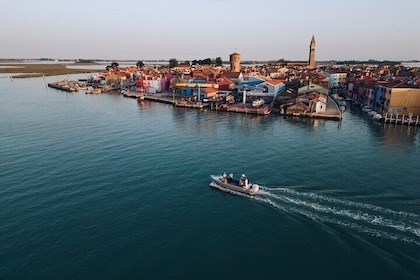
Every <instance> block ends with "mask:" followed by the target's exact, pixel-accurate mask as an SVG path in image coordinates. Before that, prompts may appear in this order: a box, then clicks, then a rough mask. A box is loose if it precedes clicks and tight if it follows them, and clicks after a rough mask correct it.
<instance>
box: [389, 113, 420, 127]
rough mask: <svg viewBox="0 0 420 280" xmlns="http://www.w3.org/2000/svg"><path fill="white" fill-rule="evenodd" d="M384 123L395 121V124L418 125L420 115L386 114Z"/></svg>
mask: <svg viewBox="0 0 420 280" xmlns="http://www.w3.org/2000/svg"><path fill="white" fill-rule="evenodd" d="M382 120H383V122H384V123H394V124H406V125H415V126H418V125H419V124H420V116H418V115H417V116H416V117H413V116H412V115H409V116H406V115H399V114H395V115H394V114H390V115H388V113H386V114H385V117H383V119H382Z"/></svg>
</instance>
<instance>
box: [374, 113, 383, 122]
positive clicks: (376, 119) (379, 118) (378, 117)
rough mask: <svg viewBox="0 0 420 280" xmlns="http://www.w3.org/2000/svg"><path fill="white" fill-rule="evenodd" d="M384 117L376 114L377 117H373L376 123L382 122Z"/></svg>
mask: <svg viewBox="0 0 420 280" xmlns="http://www.w3.org/2000/svg"><path fill="white" fill-rule="evenodd" d="M382 118H383V117H382V115H381V114H376V115H374V116H373V119H374V120H375V121H380V120H382Z"/></svg>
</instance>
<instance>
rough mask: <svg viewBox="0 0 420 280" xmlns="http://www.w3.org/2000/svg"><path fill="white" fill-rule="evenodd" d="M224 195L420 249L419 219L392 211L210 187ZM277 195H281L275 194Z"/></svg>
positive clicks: (289, 192)
mask: <svg viewBox="0 0 420 280" xmlns="http://www.w3.org/2000/svg"><path fill="white" fill-rule="evenodd" d="M210 185H211V186H213V187H216V188H218V189H220V190H223V191H225V192H229V193H232V194H236V195H240V196H245V197H248V198H253V199H256V200H258V201H260V202H263V203H267V204H269V205H271V206H272V207H274V208H276V209H278V210H281V211H284V212H287V213H296V214H300V215H303V216H305V217H308V218H310V219H313V220H316V221H320V222H323V223H331V224H335V225H338V226H341V227H346V228H350V229H352V230H355V231H357V232H360V233H366V234H369V235H371V236H375V237H379V238H385V239H389V240H394V241H395V240H399V241H403V242H406V243H412V244H416V245H418V246H420V240H419V239H418V238H419V237H420V227H419V225H420V216H418V215H416V214H414V213H407V212H403V211H394V210H391V209H386V208H383V207H379V206H375V205H371V204H365V203H358V202H353V201H349V200H344V199H336V198H333V197H329V196H325V195H318V194H313V193H305V192H298V191H295V190H293V189H291V188H287V187H278V188H268V187H264V186H263V187H261V188H260V191H259V192H258V195H257V196H249V195H246V194H243V193H239V192H235V191H232V190H228V189H224V188H222V187H220V186H218V185H216V184H213V183H211V184H210ZM276 191H280V192H281V194H276V193H275V192H276Z"/></svg>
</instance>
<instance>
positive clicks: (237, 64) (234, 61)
mask: <svg viewBox="0 0 420 280" xmlns="http://www.w3.org/2000/svg"><path fill="white" fill-rule="evenodd" d="M230 71H231V72H241V55H240V54H239V53H236V52H235V53H233V54H231V55H230Z"/></svg>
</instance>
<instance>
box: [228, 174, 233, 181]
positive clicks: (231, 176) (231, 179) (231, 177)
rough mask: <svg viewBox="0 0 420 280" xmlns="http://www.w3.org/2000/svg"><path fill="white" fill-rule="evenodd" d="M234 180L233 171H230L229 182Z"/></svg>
mask: <svg viewBox="0 0 420 280" xmlns="http://www.w3.org/2000/svg"><path fill="white" fill-rule="evenodd" d="M232 181H233V173H230V174H229V178H228V182H229V183H232Z"/></svg>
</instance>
